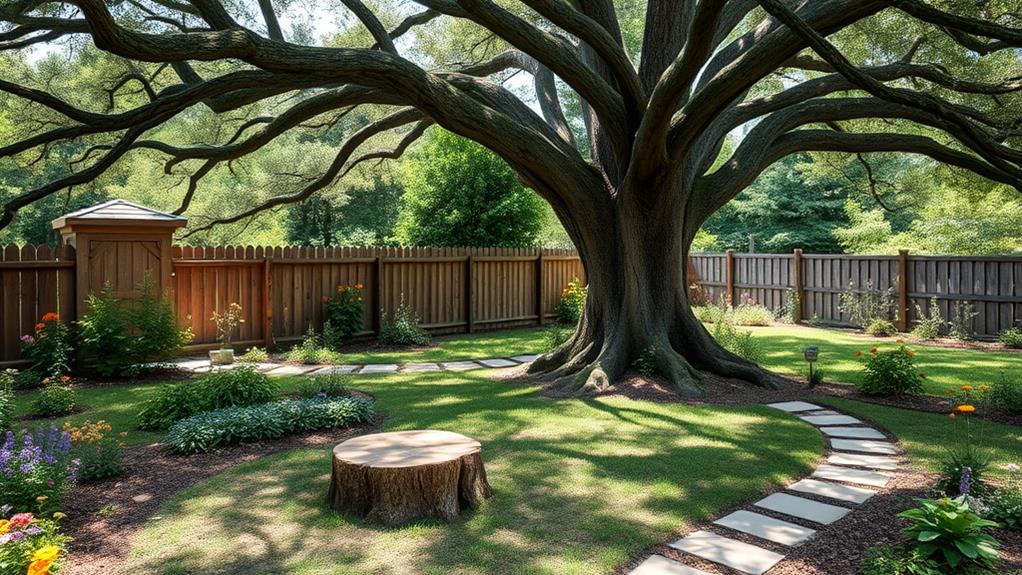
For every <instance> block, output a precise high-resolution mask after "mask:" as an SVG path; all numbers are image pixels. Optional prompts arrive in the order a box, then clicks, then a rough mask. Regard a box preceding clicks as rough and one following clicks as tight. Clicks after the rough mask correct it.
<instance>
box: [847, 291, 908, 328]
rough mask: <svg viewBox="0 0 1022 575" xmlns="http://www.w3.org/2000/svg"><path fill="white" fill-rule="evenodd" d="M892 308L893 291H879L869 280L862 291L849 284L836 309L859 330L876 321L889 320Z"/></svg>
mask: <svg viewBox="0 0 1022 575" xmlns="http://www.w3.org/2000/svg"><path fill="white" fill-rule="evenodd" d="M893 307H894V289H893V288H888V289H887V290H886V291H881V290H877V289H874V288H873V282H872V281H871V280H867V281H866V285H865V286H864V288H863V289H862V290H858V289H856V288H855V284H854V283H851V282H850V283H849V284H848V288H847V289H845V290H844V291H842V292H841V301H840V304H839V305H838V309H839V310H840V311H841V313H843V314H845V315H847V316H848V319H849V321H851V322H852V324H854V325H857V326H859V327H861V328H865V327H868V326H869V324H871V323H873V320H876V319H890V316H891V309H892V308H893Z"/></svg>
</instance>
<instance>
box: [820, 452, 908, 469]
mask: <svg viewBox="0 0 1022 575" xmlns="http://www.w3.org/2000/svg"><path fill="white" fill-rule="evenodd" d="M827 463H833V464H834V465H854V466H856V467H869V468H870V469H883V470H885V471H894V470H896V469H898V459H897V458H895V457H888V456H886V455H860V454H858V453H832V454H830V457H828V458H827Z"/></svg>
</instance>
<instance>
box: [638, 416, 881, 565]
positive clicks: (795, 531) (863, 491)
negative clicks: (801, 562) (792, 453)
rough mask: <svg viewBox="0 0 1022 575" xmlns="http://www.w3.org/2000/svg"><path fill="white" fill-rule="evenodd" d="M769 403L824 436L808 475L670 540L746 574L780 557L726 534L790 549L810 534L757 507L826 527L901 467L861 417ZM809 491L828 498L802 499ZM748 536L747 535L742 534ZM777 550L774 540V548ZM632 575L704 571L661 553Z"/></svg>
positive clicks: (811, 533)
mask: <svg viewBox="0 0 1022 575" xmlns="http://www.w3.org/2000/svg"><path fill="white" fill-rule="evenodd" d="M769 406H770V407H773V408H775V409H780V410H781V411H785V412H787V413H791V414H794V415H796V416H798V417H799V418H800V419H802V420H803V421H805V422H806V423H809V424H811V425H814V426H816V427H817V429H819V430H820V431H821V432H822V433H823V434H824V435H825V436H826V437H827V439H828V440H829V442H830V447H831V454H830V456H829V457H827V460H826V462H825V463H823V464H821V465H819V466H818V467H817V468H816V470H815V471H814V472H813V474H812V475H811V476H810V477H808V478H806V479H803V480H801V481H798V482H796V483H793V484H792V485H789V486H788V487H787V489H785V490H784V491H779V492H777V493H773V494H771V495H768V496H767V497H764V498H763V499H760V500H759V501H756V502H755V503H753V504H752V505H751V506H749V507H748V508H747V509H740V510H737V511H735V512H733V513H730V514H728V515H725V516H724V517H721V518H720V519H717V520H716V521H714V522H713V525H714V528H713V531H710V530H703V531H696V532H694V533H690V534H689V535H687V536H685V537H683V538H681V539H679V540H677V541H675V542H674V543H671V544H670V546H671V547H673V548H674V549H677V550H678V551H681V552H682V553H687V554H689V555H692V556H695V557H698V558H700V559H703V560H706V561H710V562H713V563H716V564H718V565H723V566H725V567H729V568H731V569H734V570H736V571H738V572H741V573H748V574H749V575H762V574H763V573H766V572H767V571H769V570H770V569H772V568H773V567H774V565H777V564H778V563H780V562H781V561H782V560H783V559H784V555H783V554H781V553H776V552H774V551H770V550H767V549H764V548H762V547H760V546H757V545H753V544H750V543H746V542H745V541H738V540H735V539H732V538H730V537H728V536H727V534H728V531H735V532H737V533H742V534H744V535H746V536H752V540H755V539H761V540H763V541H769V542H772V543H775V544H778V545H780V546H784V547H791V546H795V545H799V544H801V543H803V542H805V541H806V540H807V539H809V538H811V537H813V536H814V535H815V534H816V530H815V529H811V528H809V527H805V526H803V525H798V524H795V523H790V522H788V521H784V520H781V519H777V518H776V517H771V516H768V515H764V514H762V513H759V512H758V511H757V510H768V511H770V512H773V513H774V514H777V515H781V516H788V517H793V518H797V519H799V520H802V521H803V522H806V523H812V524H819V525H829V524H831V523H834V522H836V521H840V520H841V519H842V518H844V517H845V516H847V515H849V514H851V513H854V512H855V507H856V506H857V505H859V504H861V503H863V502H864V501H866V500H867V499H869V498H870V497H872V496H874V495H876V494H877V493H879V491H877V490H876V489H874V488H882V487H884V486H885V485H887V483H888V481H890V480H891V478H892V475H891V474H889V473H885V472H889V471H895V470H897V469H898V466H899V459H898V458H897V457H895V456H896V455H898V454H900V450H899V449H898V446H897V445H896V444H894V443H892V442H890V441H888V440H887V438H886V436H885V435H884V434H883V433H881V432H880V431H878V430H876V429H874V428H872V427H869V426H867V425H866V424H865V423H863V422H862V421H860V420H858V419H856V418H854V417H852V416H850V415H845V414H843V413H839V412H837V411H834V410H831V409H825V408H823V407H820V406H819V405H815V404H812V403H807V402H805V401H786V402H782V403H772V404H769ZM799 494H811V495H813V496H815V497H819V498H821V499H825V500H829V501H832V502H833V503H823V502H821V501H817V500H813V499H806V498H804V497H800V496H799ZM746 540H747V541H748V540H750V539H748V538H747V539H746ZM772 547H774V548H775V549H776V546H772ZM630 575H710V574H709V573H707V572H705V571H702V570H700V569H695V568H693V567H690V566H688V565H685V564H683V563H680V562H678V561H675V560H673V559H668V558H667V557H664V556H662V555H653V556H651V557H649V558H647V559H646V560H645V561H643V562H642V563H641V564H640V565H639V566H638V567H636V568H635V569H633V570H632V571H631V572H630Z"/></svg>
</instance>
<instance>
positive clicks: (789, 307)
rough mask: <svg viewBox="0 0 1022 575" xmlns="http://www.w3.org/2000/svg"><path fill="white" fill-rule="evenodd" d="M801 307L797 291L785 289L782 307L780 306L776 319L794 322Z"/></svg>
mask: <svg viewBox="0 0 1022 575" xmlns="http://www.w3.org/2000/svg"><path fill="white" fill-rule="evenodd" d="M801 307H802V301H801V299H800V298H799V297H798V292H797V291H795V290H793V289H789V290H787V291H785V292H784V307H782V308H781V315H780V316H779V318H778V319H779V320H780V321H782V322H784V323H796V321H797V320H798V315H799V313H798V312H799V309H800V308H801Z"/></svg>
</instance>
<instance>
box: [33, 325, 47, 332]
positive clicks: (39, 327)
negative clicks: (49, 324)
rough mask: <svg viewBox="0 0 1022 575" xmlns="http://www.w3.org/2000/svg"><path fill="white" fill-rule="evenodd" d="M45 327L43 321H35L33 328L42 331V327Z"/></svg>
mask: <svg viewBox="0 0 1022 575" xmlns="http://www.w3.org/2000/svg"><path fill="white" fill-rule="evenodd" d="M45 327H46V324H45V323H37V324H35V330H36V331H42V330H43V328H45Z"/></svg>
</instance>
